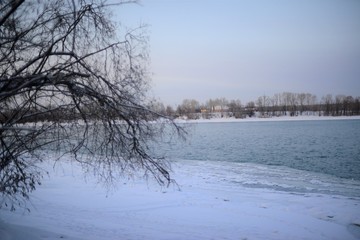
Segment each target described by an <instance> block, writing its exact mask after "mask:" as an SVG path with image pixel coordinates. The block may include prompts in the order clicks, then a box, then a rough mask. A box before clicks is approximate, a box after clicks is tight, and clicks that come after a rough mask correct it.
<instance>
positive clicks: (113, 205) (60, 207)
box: [0, 161, 360, 240]
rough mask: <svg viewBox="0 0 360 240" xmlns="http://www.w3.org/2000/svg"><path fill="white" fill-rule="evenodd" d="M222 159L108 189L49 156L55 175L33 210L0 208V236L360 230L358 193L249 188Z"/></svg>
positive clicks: (157, 236)
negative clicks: (164, 179)
mask: <svg viewBox="0 0 360 240" xmlns="http://www.w3.org/2000/svg"><path fill="white" fill-rule="evenodd" d="M221 166H222V165H221V164H216V163H211V164H210V163H207V162H199V161H185V162H182V161H176V162H174V163H173V177H174V179H176V180H177V183H178V186H176V185H171V186H170V187H169V188H162V187H159V186H158V185H157V184H156V183H155V182H153V181H148V182H146V181H145V180H143V179H132V180H130V181H129V180H126V179H124V180H123V181H121V182H119V185H118V186H117V189H115V190H114V191H111V192H106V190H104V189H103V188H102V187H101V186H99V185H98V184H97V183H96V180H94V179H91V178H90V179H89V178H87V179H86V181H85V180H84V178H83V175H82V172H81V169H80V168H79V167H78V166H77V165H76V164H73V163H67V162H65V163H61V164H58V165H57V166H56V167H55V168H53V165H52V164H50V163H49V164H48V165H47V166H46V165H45V166H44V168H45V169H48V170H49V171H50V178H48V179H44V182H43V185H42V186H41V187H40V188H39V189H38V190H37V191H36V192H34V194H33V197H32V203H31V206H29V207H30V208H31V212H30V213H27V212H24V211H21V210H20V211H18V212H8V211H6V210H1V211H0V216H1V217H0V236H2V237H1V238H0V239H1V240H9V239H27V240H38V239H59V238H64V239H79V240H80V239H83V240H85V239H90V240H97V239H99V240H100V239H109V240H110V239H122V240H123V239H150V240H151V239H154V240H161V239H187V240H191V239H194V240H195V239H324V240H325V239H339V240H340V239H349V240H351V239H357V238H359V237H360V230H359V229H360V228H359V225H360V217H359V216H360V207H359V206H360V198H358V197H346V196H339V195H329V194H321V193H296V192H283V191H276V190H272V189H261V188H247V187H243V186H241V184H237V181H238V180H237V178H238V177H239V176H238V175H239V174H241V172H243V170H241V167H242V166H241V165H239V167H240V169H239V171H240V173H239V172H234V171H229V170H228V168H223V167H221ZM229 167H230V168H234V166H229ZM255 170H256V169H255ZM245 174H246V173H245Z"/></svg>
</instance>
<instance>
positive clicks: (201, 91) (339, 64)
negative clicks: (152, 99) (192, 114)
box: [117, 0, 360, 105]
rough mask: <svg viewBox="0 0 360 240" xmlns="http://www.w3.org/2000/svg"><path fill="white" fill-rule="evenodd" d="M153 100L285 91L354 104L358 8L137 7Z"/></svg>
mask: <svg viewBox="0 0 360 240" xmlns="http://www.w3.org/2000/svg"><path fill="white" fill-rule="evenodd" d="M117 15H119V16H120V19H121V21H122V22H123V23H124V25H130V27H131V26H136V25H138V24H140V23H145V24H148V25H149V29H148V30H149V36H150V56H151V63H150V71H151V72H152V73H153V75H152V85H153V94H154V95H155V96H156V97H157V98H158V99H160V100H161V101H163V102H164V103H165V104H171V105H176V104H180V103H181V102H182V100H183V99H185V98H191V99H197V100H198V101H200V102H205V101H206V100H208V99H209V98H217V97H225V98H227V99H229V100H230V99H240V100H241V101H242V103H246V102H248V101H252V100H256V99H257V98H258V97H259V96H261V95H264V94H265V95H267V96H272V95H273V94H275V93H281V92H284V91H290V92H296V93H301V92H309V93H313V94H315V95H317V96H318V98H321V97H322V96H323V95H325V94H328V93H330V94H333V95H336V94H345V95H352V96H354V97H355V96H360V0H143V1H141V5H126V6H123V7H122V8H121V10H120V12H117Z"/></svg>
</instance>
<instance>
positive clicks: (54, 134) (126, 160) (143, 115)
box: [0, 0, 181, 209]
mask: <svg viewBox="0 0 360 240" xmlns="http://www.w3.org/2000/svg"><path fill="white" fill-rule="evenodd" d="M131 2H136V1H117V3H116V4H113V3H111V4H110V3H109V4H108V3H107V1H103V0H89V1H86V0H81V1H75V0H68V1H62V0H49V1H35V0H34V1H31V0H29V1H24V0H2V1H0V196H1V198H0V207H1V206H9V207H11V209H14V208H15V206H16V205H17V204H19V205H22V203H24V202H26V200H27V199H28V197H29V193H30V192H31V191H33V190H34V189H35V188H36V186H37V185H38V184H40V181H41V176H42V173H43V172H42V171H41V170H40V168H38V164H39V162H40V161H41V160H43V159H44V157H43V156H42V154H41V152H40V151H38V150H42V149H47V150H49V149H51V150H56V151H57V152H59V153H61V154H70V155H71V156H72V158H73V159H75V160H77V161H78V162H80V163H81V164H82V166H83V167H85V168H88V169H92V170H93V171H94V172H96V173H97V176H99V178H101V180H102V181H104V182H106V183H109V182H111V181H113V180H114V179H116V177H117V176H122V175H123V174H126V173H128V172H131V171H138V170H140V169H142V170H144V174H146V175H148V174H149V173H150V175H152V176H154V177H155V178H156V179H157V180H158V182H159V183H161V184H168V183H169V182H170V181H171V178H170V175H169V172H168V168H167V164H166V163H165V162H163V161H161V160H159V159H156V158H154V157H153V156H152V154H151V153H150V152H149V148H148V143H149V141H150V140H152V139H154V138H155V137H156V136H157V134H161V133H162V131H161V129H162V128H161V126H162V125H161V126H160V125H159V124H149V123H148V122H149V120H154V119H158V118H159V116H160V114H158V113H157V112H154V111H152V110H150V109H148V108H146V107H145V106H147V103H146V90H147V89H148V79H149V78H148V76H147V70H146V68H147V61H148V54H147V38H146V36H145V35H144V34H143V29H142V28H141V27H140V28H138V29H133V30H129V31H127V32H126V33H125V34H124V36H123V37H121V38H120V36H119V35H118V34H117V32H118V31H117V28H116V25H115V24H114V22H112V21H111V19H110V18H109V16H111V15H110V14H109V12H108V10H109V7H110V6H114V5H122V4H124V3H131ZM161 117H164V116H161ZM164 118H165V117H164ZM39 121H42V123H39ZM162 122H163V121H162ZM170 123H171V124H172V126H174V128H173V129H175V130H176V131H178V132H180V131H181V129H179V128H177V126H176V125H175V124H173V123H172V122H170ZM84 156H86V157H84ZM45 158H46V156H45Z"/></svg>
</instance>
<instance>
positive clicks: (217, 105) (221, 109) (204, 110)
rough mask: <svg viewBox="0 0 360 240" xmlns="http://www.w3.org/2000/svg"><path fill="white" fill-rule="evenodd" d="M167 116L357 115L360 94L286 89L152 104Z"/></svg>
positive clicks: (359, 108)
mask: <svg viewBox="0 0 360 240" xmlns="http://www.w3.org/2000/svg"><path fill="white" fill-rule="evenodd" d="M150 107H151V108H153V109H154V110H156V111H158V112H161V113H163V114H164V115H167V116H173V117H185V118H189V119H197V118H212V117H236V118H245V117H252V116H254V115H255V113H257V116H260V117H272V116H286V115H289V116H298V115H317V116H355V115H360V97H353V96H346V95H336V96H333V95H332V94H328V95H326V96H323V97H322V98H321V99H318V98H317V96H316V95H314V94H311V93H291V92H284V93H278V94H275V95H274V96H272V97H269V96H266V95H263V96H260V97H258V98H257V100H256V101H251V102H248V103H246V104H242V102H241V101H240V100H228V99H226V98H216V99H209V100H207V101H206V102H205V103H200V102H199V101H197V100H196V99H185V100H183V102H182V103H181V104H180V105H178V106H177V108H176V109H174V108H173V107H171V106H167V107H165V106H164V105H163V104H162V103H160V102H153V103H152V105H151V106H150Z"/></svg>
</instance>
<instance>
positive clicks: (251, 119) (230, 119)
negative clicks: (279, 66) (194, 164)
mask: <svg viewBox="0 0 360 240" xmlns="http://www.w3.org/2000/svg"><path fill="white" fill-rule="evenodd" d="M319 120H360V116H336V117H333V116H314V115H308V116H306V115H303V116H294V117H291V116H280V117H246V118H234V117H223V118H210V119H204V118H200V119H195V120H184V119H176V122H179V123H212V122H213V123H216V122H266V121H319Z"/></svg>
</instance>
